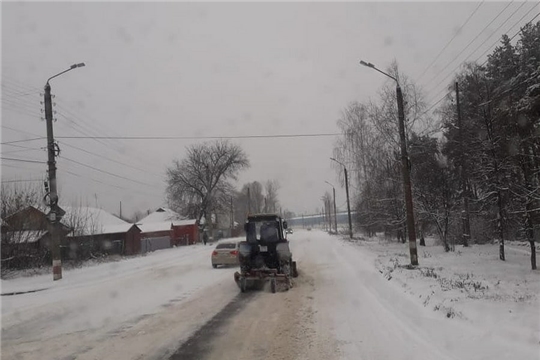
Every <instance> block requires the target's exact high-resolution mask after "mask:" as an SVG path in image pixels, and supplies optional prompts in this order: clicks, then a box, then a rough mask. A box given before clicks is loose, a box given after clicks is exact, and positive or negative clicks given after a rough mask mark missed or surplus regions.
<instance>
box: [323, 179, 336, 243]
mask: <svg viewBox="0 0 540 360" xmlns="http://www.w3.org/2000/svg"><path fill="white" fill-rule="evenodd" d="M325 183H327V184H328V185H330V186H331V187H332V192H333V195H334V225H335V227H336V235H337V233H338V228H337V209H336V188H335V187H334V185H332V184H331V183H329V182H328V181H325Z"/></svg>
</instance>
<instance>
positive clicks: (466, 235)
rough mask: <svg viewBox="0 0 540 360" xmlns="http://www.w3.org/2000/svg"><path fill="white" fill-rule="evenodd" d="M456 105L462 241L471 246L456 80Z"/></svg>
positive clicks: (465, 165)
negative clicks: (461, 205)
mask: <svg viewBox="0 0 540 360" xmlns="http://www.w3.org/2000/svg"><path fill="white" fill-rule="evenodd" d="M456 105H457V121H458V128H459V153H460V162H461V199H462V201H463V210H462V211H461V225H462V241H463V246H465V247H467V246H469V239H470V238H471V223H470V214H469V192H468V189H467V162H466V161H467V160H466V159H465V153H464V148H465V146H464V144H463V127H462V126H463V123H462V121H461V108H460V106H459V85H458V83H457V81H456Z"/></svg>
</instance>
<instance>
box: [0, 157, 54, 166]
mask: <svg viewBox="0 0 540 360" xmlns="http://www.w3.org/2000/svg"><path fill="white" fill-rule="evenodd" d="M0 159H2V160H9V161H19V162H27V163H36V164H46V163H47V162H45V161H38V160H28V159H15V158H8V157H3V156H2V157H0Z"/></svg>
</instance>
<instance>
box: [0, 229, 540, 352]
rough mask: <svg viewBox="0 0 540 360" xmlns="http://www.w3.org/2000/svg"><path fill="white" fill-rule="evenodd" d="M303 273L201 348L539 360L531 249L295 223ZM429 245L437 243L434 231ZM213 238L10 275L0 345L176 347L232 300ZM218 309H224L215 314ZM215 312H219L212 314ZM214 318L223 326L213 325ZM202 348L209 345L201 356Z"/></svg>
mask: <svg viewBox="0 0 540 360" xmlns="http://www.w3.org/2000/svg"><path fill="white" fill-rule="evenodd" d="M290 240H291V246H292V248H293V254H294V257H295V258H296V260H297V262H298V268H299V272H300V276H299V278H297V279H296V280H295V287H293V289H291V290H290V291H288V292H282V293H277V294H271V293H269V292H264V291H263V292H259V293H256V294H249V297H248V298H246V299H245V301H246V302H245V304H244V303H243V304H244V305H242V308H240V309H237V310H234V313H233V314H230V315H231V316H230V318H228V319H226V321H223V322H222V323H217V322H216V323H215V328H216V329H217V328H219V331H217V330H216V331H215V333H213V334H212V335H211V336H210V335H208V336H209V337H208V338H207V339H204V340H205V342H206V343H207V345H208V346H205V347H204V351H202V350H201V352H200V353H198V354H196V356H195V357H192V358H197V359H198V358H201V359H202V358H206V359H229V358H235V359H250V360H251V359H268V360H270V359H310V360H311V359H338V358H342V359H366V360H368V359H374V360H375V359H376V360H378V359H392V360H394V359H413V358H414V359H415V360H422V359H425V360H433V359H456V360H457V359H459V360H462V359H486V360H487V359H489V360H496V359H501V360H502V359H520V360H521V359H523V360H528V359H531V360H532V359H535V360H537V359H539V358H540V300H539V296H538V294H539V293H540V272H538V271H531V270H529V262H528V255H527V253H528V249H527V248H525V247H515V250H514V249H510V248H508V249H507V261H506V262H501V261H500V260H498V256H497V251H498V250H497V247H496V246H494V245H482V246H472V247H470V248H457V249H456V252H454V253H444V251H443V249H442V247H439V246H433V245H431V246H427V247H425V248H423V247H422V248H419V255H420V259H419V260H420V266H419V267H418V268H416V269H407V268H406V266H405V265H406V264H408V263H409V258H408V248H407V247H406V245H402V244H397V243H388V242H386V241H384V240H382V239H379V238H374V239H372V240H360V241H355V242H349V241H346V240H342V239H339V238H337V237H335V236H330V235H328V234H325V233H323V232H321V231H316V230H313V231H309V232H308V231H301V230H298V231H296V232H295V233H294V234H293V235H291V236H290ZM428 245H430V244H428ZM210 252H211V247H208V246H206V247H205V246H202V245H196V246H192V247H182V248H176V249H167V250H161V251H157V252H155V253H151V254H148V255H147V256H142V257H137V258H132V259H126V260H122V261H119V262H113V263H105V264H99V265H94V266H89V267H84V268H80V269H75V270H71V271H66V272H65V273H64V279H63V280H62V281H59V282H54V283H53V282H52V280H51V275H49V274H48V275H40V276H35V277H20V278H16V279H11V280H3V281H2V293H9V292H20V291H28V290H39V289H44V290H41V291H38V292H33V293H27V294H21V295H12V296H2V298H1V300H2V358H7V359H11V358H14V359H44V358H46V359H105V358H114V359H167V358H170V357H171V356H173V357H172V358H178V357H174V354H175V351H176V349H178V348H180V347H181V345H182V344H183V343H185V342H186V340H187V339H188V338H189V337H190V336H192V335H193V334H194V333H195V332H197V330H198V329H200V328H201V327H203V326H204V325H205V324H206V323H208V322H209V321H210V320H211V319H212V318H213V317H214V316H215V315H216V314H218V313H220V311H221V310H222V309H227V307H226V306H227V305H228V304H232V303H234V302H235V301H238V299H239V298H241V296H240V297H239V296H238V295H239V290H238V288H237V286H236V284H235V283H234V281H233V277H232V273H233V272H234V271H236V270H235V269H233V268H228V269H212V267H211V266H210ZM214 320H215V319H214ZM211 324H213V323H211ZM212 326H214V325H212ZM199 355H200V356H199Z"/></svg>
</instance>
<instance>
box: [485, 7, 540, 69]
mask: <svg viewBox="0 0 540 360" xmlns="http://www.w3.org/2000/svg"><path fill="white" fill-rule="evenodd" d="M533 9H534V7H533V8H531V9H530V10H529V11H528V12H527V13H526V14H525V15H523V16H522V17H521V19H523V18H524V17H525V16H527V15H528V14H529V13H530V12H531V11H532V10H533ZM538 16H540V13H538V14H536V15H535V16H534V17H533V18H532V19H531V20H529V22H528V23H526V24H525V25H524V26H527V25H528V24H530V23H532V22H533V20H534V19H536V18H537V17H538ZM521 19H519V20H520V21H521ZM518 22H519V21H518ZM516 25H517V23H516V24H514V26H512V27H511V28H510V29H509V30H512V29H513V28H514V27H515V26H516ZM522 31H523V28H521V29H519V31H518V32H516V33H515V34H514V36H512V37H511V38H510V41H512V40H514V38H515V37H516V36H518V34H519V33H520V32H522ZM499 41H500V40H499V39H497V41H496V42H495V43H493V45H491V46H490V47H489V48H487V49H486V51H484V52H483V53H482V55H480V56H479V57H478V58H477V59H476V60H475V61H478V60H479V59H480V58H481V57H482V56H484V55H485V54H486V53H487V52H488V51H489V50H491V48H493V47H494V46H495V45H496V44H497V43H498V42H499ZM487 62H488V59H486V60H485V61H484V62H483V63H482V64H481V65H480V66H483V65H484V64H485V63H487Z"/></svg>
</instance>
